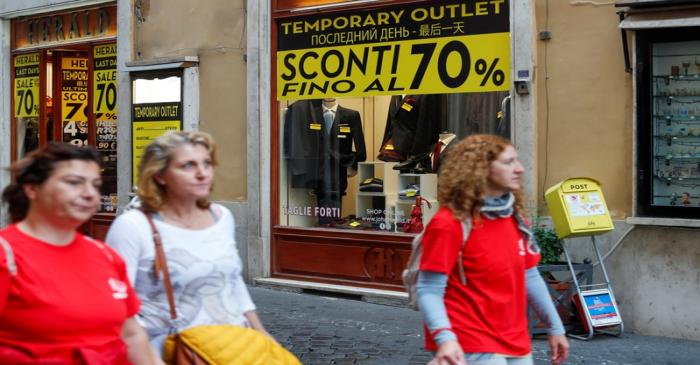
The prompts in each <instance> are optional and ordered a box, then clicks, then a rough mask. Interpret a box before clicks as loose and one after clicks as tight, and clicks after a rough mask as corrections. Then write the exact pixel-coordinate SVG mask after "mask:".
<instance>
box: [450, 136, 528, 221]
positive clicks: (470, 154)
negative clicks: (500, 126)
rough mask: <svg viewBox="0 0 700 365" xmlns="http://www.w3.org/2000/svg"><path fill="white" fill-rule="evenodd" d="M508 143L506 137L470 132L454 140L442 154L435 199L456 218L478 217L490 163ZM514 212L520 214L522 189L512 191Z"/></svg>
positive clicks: (521, 211) (487, 181)
mask: <svg viewBox="0 0 700 365" xmlns="http://www.w3.org/2000/svg"><path fill="white" fill-rule="evenodd" d="M509 146H512V144H511V143H510V141H508V140H506V139H503V138H501V137H498V136H494V135H489V134H473V135H471V136H469V137H467V138H465V139H463V140H461V141H459V143H457V145H456V146H455V147H454V148H452V149H450V150H449V152H448V153H447V154H446V156H445V162H444V164H443V165H442V166H441V168H440V172H439V177H438V200H439V202H440V205H442V206H447V207H449V208H450V209H451V210H452V213H453V214H454V215H455V217H457V218H458V219H460V220H463V219H466V218H468V217H471V218H473V219H476V220H478V219H479V216H480V214H479V209H480V208H481V206H482V204H483V202H482V195H483V193H484V188H485V187H486V186H488V184H490V181H489V172H490V169H491V163H492V162H493V161H495V160H496V159H498V156H500V155H501V153H502V152H503V151H504V150H505V149H506V148H508V147H509ZM513 194H514V195H515V203H514V205H513V207H514V208H515V212H518V213H520V214H521V215H522V214H524V210H523V206H522V193H521V192H520V191H519V190H518V191H514V192H513Z"/></svg>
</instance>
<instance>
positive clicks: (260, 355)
mask: <svg viewBox="0 0 700 365" xmlns="http://www.w3.org/2000/svg"><path fill="white" fill-rule="evenodd" d="M146 217H147V218H148V223H149V224H150V225H151V230H152V231H153V241H154V242H155V246H156V255H155V256H156V257H155V271H156V277H158V276H159V274H162V275H163V286H165V292H166V294H167V297H168V306H169V307H170V318H172V319H176V318H177V312H176V311H175V297H174V293H173V285H172V283H171V282H170V274H169V272H168V262H167V260H166V257H165V250H164V249H163V244H162V242H161V239H160V234H159V233H158V229H157V228H156V225H155V224H154V223H153V219H152V218H151V216H150V214H146ZM163 360H165V362H166V363H167V364H169V365H301V362H300V361H299V359H297V358H296V356H294V355H293V354H292V353H291V352H289V351H287V350H286V349H285V348H284V347H282V346H280V345H279V344H277V343H276V342H275V341H273V340H272V339H271V338H269V337H267V336H266V335H264V334H262V333H261V332H259V331H256V330H254V329H250V328H244V327H240V326H234V325H228V324H212V325H201V326H195V327H192V328H188V329H186V330H183V331H180V332H177V333H175V334H172V335H170V336H168V338H167V339H166V340H165V344H164V352H163Z"/></svg>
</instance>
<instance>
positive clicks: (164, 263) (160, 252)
mask: <svg viewBox="0 0 700 365" xmlns="http://www.w3.org/2000/svg"><path fill="white" fill-rule="evenodd" d="M143 214H144V215H145V216H146V219H147V220H148V224H149V225H150V226H151V233H152V234H153V243H154V244H155V247H156V256H155V259H154V260H153V261H154V266H155V271H156V279H158V277H159V276H160V274H163V286H165V294H167V296H168V306H169V307H170V318H171V319H176V318H177V311H176V310H175V294H174V293H173V284H172V282H171V281H170V272H169V271H168V259H167V258H166V257H165V250H164V249H163V241H162V240H161V238H160V232H158V228H156V224H155V223H154V222H153V218H152V217H151V214H150V213H147V212H143Z"/></svg>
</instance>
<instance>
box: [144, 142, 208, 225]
mask: <svg viewBox="0 0 700 365" xmlns="http://www.w3.org/2000/svg"><path fill="white" fill-rule="evenodd" d="M183 144H191V145H195V146H202V147H204V148H206V150H207V151H208V152H209V156H210V157H211V161H212V165H213V166H216V165H217V161H216V144H215V143H214V139H213V138H212V137H211V135H209V134H208V133H205V132H167V133H165V134H164V135H162V136H160V137H158V138H156V139H155V140H154V141H153V142H151V144H149V145H148V146H147V147H146V150H145V151H144V154H143V158H142V159H141V163H140V164H139V182H138V191H137V194H138V196H139V199H140V200H141V204H142V208H143V209H144V210H146V211H150V212H155V211H158V210H159V209H160V208H161V207H162V206H163V204H164V203H165V187H163V186H162V185H161V184H159V183H158V182H157V181H156V177H157V176H159V175H160V174H162V173H163V172H164V171H165V170H166V169H167V168H168V166H169V165H170V160H171V159H172V155H173V151H175V149H176V148H178V147H180V146H182V145H183ZM197 206H198V207H200V208H205V209H206V208H209V200H208V199H206V198H204V199H200V200H198V201H197Z"/></svg>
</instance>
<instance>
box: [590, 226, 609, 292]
mask: <svg viewBox="0 0 700 365" xmlns="http://www.w3.org/2000/svg"><path fill="white" fill-rule="evenodd" d="M591 240H593V248H594V249H595V254H596V255H597V256H598V263H599V264H600V268H601V270H603V276H604V277H605V283H606V284H608V287H610V286H611V285H610V278H608V271H607V270H605V263H603V257H602V256H600V251H599V250H598V245H597V244H596V240H595V236H591Z"/></svg>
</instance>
